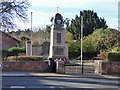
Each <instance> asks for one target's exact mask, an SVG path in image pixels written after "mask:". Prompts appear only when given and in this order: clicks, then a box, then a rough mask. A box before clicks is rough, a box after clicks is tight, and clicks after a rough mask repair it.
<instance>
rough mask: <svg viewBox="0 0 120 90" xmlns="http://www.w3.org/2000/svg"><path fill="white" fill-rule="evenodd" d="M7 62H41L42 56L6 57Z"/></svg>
mask: <svg viewBox="0 0 120 90" xmlns="http://www.w3.org/2000/svg"><path fill="white" fill-rule="evenodd" d="M7 61H43V57H42V56H18V57H17V59H16V57H15V56H11V57H8V59H7Z"/></svg>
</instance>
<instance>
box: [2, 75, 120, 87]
mask: <svg viewBox="0 0 120 90" xmlns="http://www.w3.org/2000/svg"><path fill="white" fill-rule="evenodd" d="M118 86H120V84H119V82H118V80H108V79H92V78H62V77H3V78H2V88H118Z"/></svg>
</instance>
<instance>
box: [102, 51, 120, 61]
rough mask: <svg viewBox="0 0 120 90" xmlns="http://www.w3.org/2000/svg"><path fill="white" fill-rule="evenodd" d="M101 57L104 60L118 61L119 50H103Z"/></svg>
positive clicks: (119, 58)
mask: <svg viewBox="0 0 120 90" xmlns="http://www.w3.org/2000/svg"><path fill="white" fill-rule="evenodd" d="M101 59H103V60H105V61H120V52H116V53H115V52H104V53H102V54H101Z"/></svg>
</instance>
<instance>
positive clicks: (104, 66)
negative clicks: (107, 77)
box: [95, 60, 120, 74]
mask: <svg viewBox="0 0 120 90" xmlns="http://www.w3.org/2000/svg"><path fill="white" fill-rule="evenodd" d="M95 73H96V74H120V62H113V61H100V60H99V61H98V60H96V61H95Z"/></svg>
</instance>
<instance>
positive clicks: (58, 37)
mask: <svg viewBox="0 0 120 90" xmlns="http://www.w3.org/2000/svg"><path fill="white" fill-rule="evenodd" d="M57 42H58V43H61V33H57Z"/></svg>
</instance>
